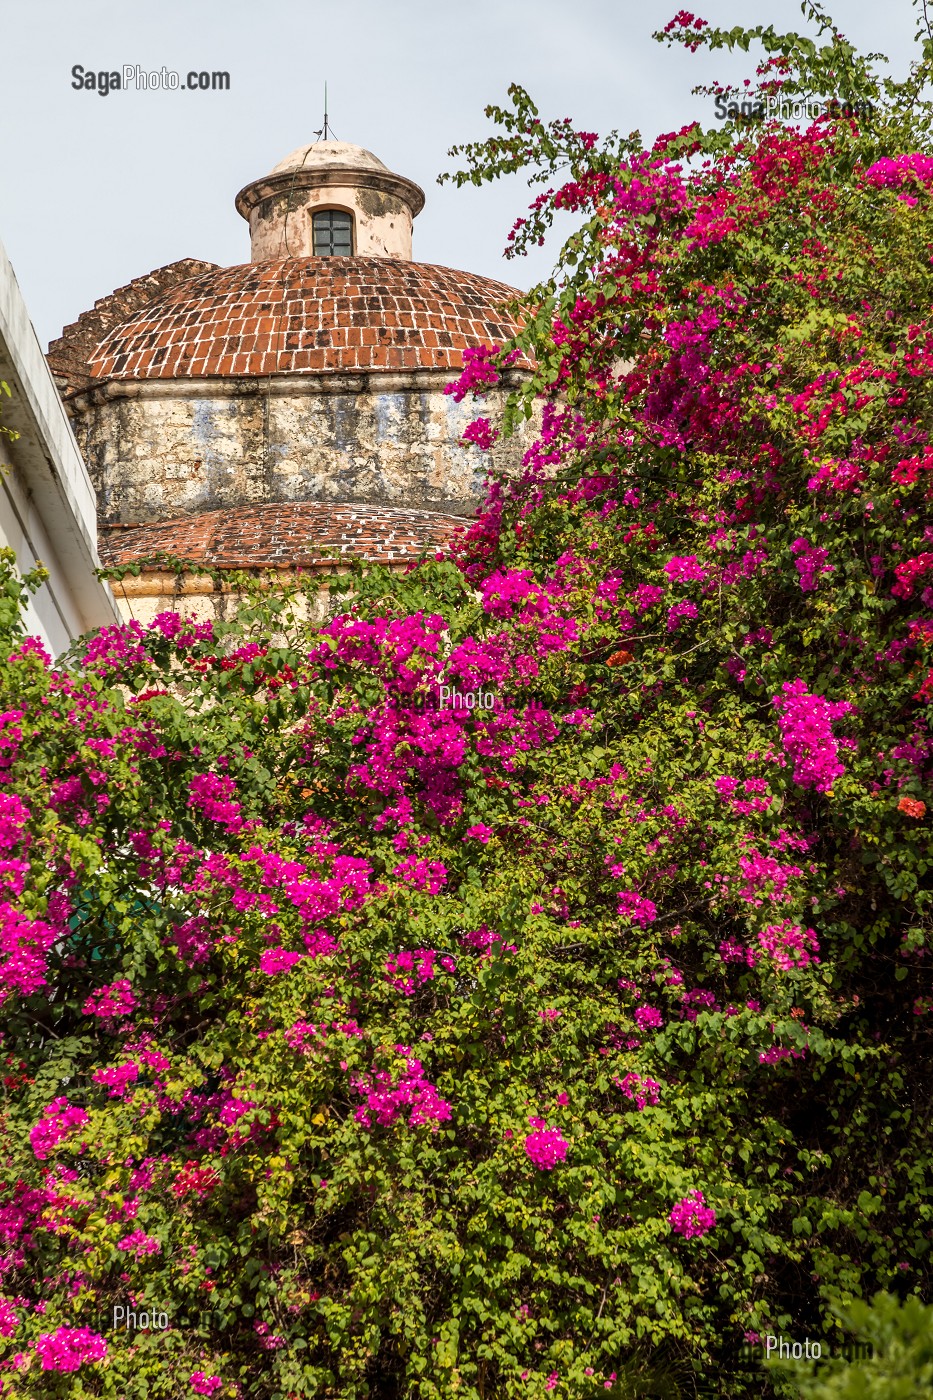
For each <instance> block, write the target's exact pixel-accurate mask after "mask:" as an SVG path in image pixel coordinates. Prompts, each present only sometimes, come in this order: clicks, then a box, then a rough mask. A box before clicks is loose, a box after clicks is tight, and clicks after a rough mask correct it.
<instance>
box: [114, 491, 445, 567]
mask: <svg viewBox="0 0 933 1400" xmlns="http://www.w3.org/2000/svg"><path fill="white" fill-rule="evenodd" d="M469 524H470V521H469V520H468V519H464V518H463V517H461V516H456V515H444V514H441V513H440V512H435V511H428V510H403V509H393V508H391V507H388V506H369V505H350V504H343V503H340V504H330V503H327V502H321V501H296V502H291V503H289V504H286V505H280V504H277V503H269V504H266V505H259V506H237V507H234V508H232V509H228V510H210V511H205V512H204V513H203V514H201V515H195V516H187V517H183V518H181V519H177V520H161V521H158V522H157V523H153V524H136V525H133V524H126V525H104V526H103V527H102V529H101V535H100V543H99V548H100V556H101V559H102V561H103V562H104V564H105V565H111V566H113V565H116V566H119V565H121V564H133V563H136V562H139V561H142V560H147V561H152V560H153V557H154V556H157V555H160V554H167V555H171V556H173V557H174V558H176V559H179V560H184V561H185V562H187V563H192V564H207V565H211V566H213V567H215V568H220V569H224V568H226V569H269V568H302V567H304V568H308V567H313V566H314V565H323V564H328V563H333V562H339V557H340V556H346V557H349V558H356V559H364V560H366V561H367V562H368V563H373V564H388V565H398V564H405V563H409V562H412V561H414V560H415V559H417V558H418V557H419V556H420V555H422V554H427V553H433V552H434V551H436V550H439V549H441V548H442V547H443V546H444V545H445V544H448V543H449V542H450V540H451V539H452V537H453V535H454V533H455V532H456V531H457V530H458V529H465V528H466V527H467V526H468V525H469ZM335 554H336V556H337V558H336V561H335ZM150 567H157V566H156V565H155V564H150Z"/></svg>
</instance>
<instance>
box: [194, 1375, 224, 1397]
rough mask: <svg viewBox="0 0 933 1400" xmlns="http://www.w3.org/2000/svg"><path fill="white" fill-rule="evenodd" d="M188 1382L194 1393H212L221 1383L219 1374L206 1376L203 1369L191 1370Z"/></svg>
mask: <svg viewBox="0 0 933 1400" xmlns="http://www.w3.org/2000/svg"><path fill="white" fill-rule="evenodd" d="M188 1384H189V1385H190V1386H191V1389H192V1390H193V1391H194V1393H195V1394H196V1395H213V1394H214V1393H215V1392H216V1391H218V1390H219V1389H220V1387H221V1386H222V1385H223V1381H222V1380H221V1379H220V1377H219V1376H208V1375H206V1374H205V1373H204V1372H203V1371H192V1373H191V1375H190V1376H189V1377H188Z"/></svg>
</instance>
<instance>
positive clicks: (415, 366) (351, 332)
mask: <svg viewBox="0 0 933 1400" xmlns="http://www.w3.org/2000/svg"><path fill="white" fill-rule="evenodd" d="M517 295H519V293H517V292H516V290H515V288H514V287H509V286H506V285H505V284H504V283H502V282H495V281H492V280H491V279H490V278H488V277H476V276H474V275H473V274H472V273H469V272H455V271H453V270H452V269H451V268H448V267H434V266H431V265H429V264H426V263H415V262H407V261H402V260H396V259H394V258H351V257H326V258H325V257H311V258H308V257H305V258H277V259H274V260H270V261H268V262H258V263H246V264H244V265H242V266H239V267H228V268H220V269H217V270H216V271H212V272H205V273H202V274H201V275H200V276H197V277H192V278H191V279H190V280H189V281H185V282H179V283H178V284H176V285H175V286H174V287H171V288H170V289H169V290H168V291H167V292H165V293H164V294H162V295H161V296H158V297H156V298H155V300H154V301H151V302H150V303H149V304H148V305H146V306H143V307H141V308H140V309H139V310H138V311H136V312H134V314H133V315H132V316H130V317H128V318H127V319H126V320H125V321H124V322H122V324H120V325H118V326H116V327H115V328H114V329H113V330H111V331H110V332H109V333H108V334H107V335H106V336H105V337H104V339H103V340H102V341H101V343H100V345H99V346H98V347H97V349H96V350H95V351H94V353H93V355H92V356H91V358H90V364H89V368H90V372H91V374H92V376H93V378H94V379H95V380H97V381H98V382H99V381H101V380H108V379H187V378H200V377H205V376H218V375H221V376H228V375H234V376H237V377H239V376H254V375H270V374H333V373H361V372H362V373H366V372H370V371H377V372H378V371H389V372H392V371H395V372H398V371H405V370H419V369H444V370H459V369H460V367H461V363H462V352H463V351H464V350H465V349H466V348H467V347H468V346H478V345H490V344H491V345H499V344H502V343H503V342H504V341H506V340H508V339H509V338H510V337H511V336H512V335H513V334H514V333H515V331H516V329H517V325H516V322H515V320H514V318H513V317H512V316H511V315H509V314H508V313H507V312H506V311H505V310H504V309H503V307H502V303H503V302H505V301H508V300H510V299H511V298H512V297H515V296H517ZM516 366H517V367H518V368H527V367H528V361H526V360H518V361H516Z"/></svg>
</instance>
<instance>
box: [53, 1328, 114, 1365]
mask: <svg viewBox="0 0 933 1400" xmlns="http://www.w3.org/2000/svg"><path fill="white" fill-rule="evenodd" d="M36 1355H37V1356H38V1358H39V1361H40V1364H41V1366H42V1369H43V1371H77V1370H78V1369H79V1368H80V1367H81V1366H84V1365H86V1364H88V1363H89V1362H91V1363H93V1362H95V1361H104V1360H106V1357H107V1343H106V1341H105V1340H104V1338H103V1337H102V1336H101V1335H100V1333H99V1332H92V1331H91V1329H90V1328H89V1327H57V1328H56V1329H55V1331H54V1332H46V1333H43V1335H42V1336H40V1337H39V1338H38V1340H37V1341H36Z"/></svg>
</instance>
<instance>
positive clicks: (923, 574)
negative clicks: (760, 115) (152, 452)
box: [0, 14, 933, 1400]
mask: <svg viewBox="0 0 933 1400" xmlns="http://www.w3.org/2000/svg"><path fill="white" fill-rule="evenodd" d="M816 18H817V21H819V15H818V14H817V15H816ZM819 22H822V21H819ZM666 37H667V38H668V39H669V40H672V41H678V40H679V41H681V42H683V43H686V44H687V45H688V47H696V46H698V45H699V44H702V43H707V44H710V45H711V46H713V47H717V46H718V47H722V46H726V45H732V46H733V47H735V46H739V47H747V46H748V45H749V44H750V43H751V42H752V40H754V39H756V38H757V40H759V41H760V42H761V44H762V45H763V48H764V54H765V56H764V59H763V62H762V65H761V67H760V69H759V74H758V78H757V80H756V83H754V84H753V86H752V88H751V89H750V91H751V92H752V93H753V94H755V93H763V94H765V95H768V94H773V93H774V92H778V93H781V92H784V93H787V94H789V95H791V96H797V95H799V94H801V93H803V94H808V93H809V94H812V93H816V94H820V93H822V94H823V95H824V96H825V95H826V94H830V95H833V94H835V95H838V96H839V97H840V99H841V100H849V99H853V100H854V99H855V98H858V99H859V100H862V101H864V100H870V101H871V103H872V104H873V106H874V112H873V115H872V117H871V119H870V120H867V119H864V118H859V119H858V121H856V120H853V119H851V118H850V117H848V116H846V115H844V114H842V115H840V113H839V112H837V111H836V110H835V109H831V110H830V111H829V112H828V114H826V115H824V116H822V117H819V118H818V119H816V120H815V121H814V122H813V123H812V124H811V125H809V126H802V127H799V126H798V127H792V126H788V125H782V124H780V123H777V122H773V123H768V122H746V123H744V124H742V123H741V121H739V122H726V123H725V124H719V125H716V126H715V127H714V128H713V129H712V130H710V131H708V132H704V130H703V129H702V128H701V127H700V126H699V125H698V126H695V127H691V128H689V129H687V130H685V131H682V132H679V133H676V134H673V135H667V136H664V137H661V138H660V139H659V140H658V141H657V143H655V144H654V145H653V146H650V147H646V146H645V145H643V143H642V142H641V141H640V139H639V138H630V139H627V140H623V141H620V140H618V139H616V138H610V140H609V141H607V142H603V143H600V142H598V141H597V140H596V138H595V137H593V136H591V135H589V134H588V133H580V132H575V131H574V129H573V128H572V126H571V125H570V124H569V123H565V122H556V123H553V124H551V125H545V124H543V123H542V122H541V121H540V119H539V118H538V116H537V114H536V112H535V109H534V107H533V105H532V104H531V101H530V99H529V98H528V97H527V96H526V94H524V93H523V92H522V91H521V90H518V89H516V90H514V91H513V94H512V97H513V102H512V105H511V106H510V107H508V108H505V109H502V110H499V111H496V110H494V111H493V112H492V115H493V116H494V117H495V118H496V120H497V127H496V133H495V135H494V136H493V137H492V138H491V139H490V140H489V141H488V142H486V143H483V144H481V145H476V146H471V147H468V148H465V152H463V153H462V154H464V157H465V160H464V168H463V169H462V170H461V171H460V174H459V177H458V178H460V179H461V180H466V179H471V180H475V181H477V182H479V181H482V180H483V179H485V178H489V177H493V176H495V175H497V174H500V173H505V172H507V171H509V170H520V169H522V170H525V171H530V172H531V173H532V175H533V176H535V177H537V176H541V177H543V187H542V192H541V194H540V197H539V198H538V199H536V201H535V204H534V206H533V207H532V210H531V211H530V213H529V215H528V217H527V219H526V220H525V221H523V222H520V223H519V225H517V227H516V230H515V237H514V238H513V239H512V244H513V246H514V247H516V248H517V249H518V250H519V251H520V250H521V248H522V246H524V245H525V244H526V243H527V242H528V241H529V240H535V241H536V240H538V239H539V238H541V237H544V236H545V233H546V230H547V227H548V225H549V221H550V219H551V217H552V215H553V214H554V213H555V212H556V211H560V210H565V211H566V210H569V211H570V212H571V213H573V214H575V215H576V222H577V232H575V233H574V234H573V235H572V237H571V239H570V241H569V243H568V244H567V245H566V247H565V248H564V250H563V253H562V255H561V261H560V266H559V269H558V272H557V274H556V276H555V279H554V281H553V282H552V283H551V284H549V285H548V286H544V287H540V288H537V289H536V290H535V292H534V293H532V295H531V296H530V298H529V299H528V302H527V305H526V308H525V315H526V320H525V324H524V329H523V330H522V332H521V335H520V336H519V340H518V346H517V347H512V348H521V349H524V350H525V351H531V352H532V353H533V355H534V357H535V362H536V364H537V370H536V372H535V377H534V379H533V381H531V382H530V383H529V385H528V389H527V393H524V394H523V393H522V392H519V393H518V394H517V397H516V399H515V402H514V404H513V406H512V410H511V414H512V417H513V418H514V416H515V415H517V414H520V413H522V412H525V411H526V410H530V408H531V405H532V402H533V399H534V397H535V395H537V396H539V397H540V398H543V399H544V407H543V420H542V429H541V435H540V439H539V442H538V443H537V445H536V446H535V447H534V448H533V449H532V450H531V451H530V452H529V454H528V457H527V459H526V464H525V471H524V475H523V476H522V478H521V479H520V480H516V481H513V482H511V483H503V482H501V481H494V482H492V483H491V486H490V494H489V499H488V502H487V505H486V508H485V509H484V511H483V512H482V514H481V515H480V517H479V518H478V520H477V522H476V523H475V524H474V525H473V526H471V528H470V529H469V530H468V531H467V532H466V534H465V535H464V536H463V537H461V538H460V539H459V541H458V542H457V543H456V544H455V546H454V548H453V550H452V552H451V554H450V555H449V556H447V557H443V558H439V559H437V560H432V561H429V562H426V563H424V564H423V565H421V566H419V567H418V568H416V569H414V570H412V571H410V572H409V573H408V574H406V575H404V576H394V577H393V576H391V575H388V574H385V573H380V572H379V571H372V572H370V573H368V574H366V575H363V574H360V575H359V576H353V577H351V578H348V579H347V580H345V585H346V586H345V588H344V590H343V592H341V591H340V588H339V586H338V585H335V587H334V590H333V594H332V612H331V615H330V618H329V620H328V621H327V623H326V624H325V625H323V626H321V627H318V628H316V629H315V628H312V627H310V626H308V625H306V624H302V623H301V621H300V618H301V616H302V615H307V611H306V612H305V614H302V612H301V609H300V608H298V607H295V606H293V600H291V599H289V598H287V597H285V598H282V599H281V600H275V599H273V600H272V601H271V602H267V603H266V604H262V605H261V604H260V603H256V604H255V605H251V606H250V607H248V608H244V611H243V612H242V614H241V616H240V617H239V619H238V620H237V621H236V622H232V623H230V622H227V623H219V622H218V623H213V624H211V623H205V622H194V621H192V620H190V619H185V618H183V617H180V616H179V615H177V614H175V613H165V614H162V615H161V616H160V617H158V618H156V620H155V622H154V623H153V624H152V625H151V626H149V627H141V626H140V625H138V624H135V623H130V624H128V625H126V626H125V627H122V628H119V629H111V630H109V631H106V632H103V633H100V634H98V635H97V636H95V637H93V638H90V639H86V640H85V641H83V642H82V643H80V644H79V645H78V647H77V648H76V649H75V651H74V653H73V655H72V656H71V657H70V658H68V659H66V661H65V662H62V663H60V664H58V665H53V664H52V663H51V662H50V660H49V658H48V657H46V656H45V655H44V654H43V653H42V650H41V647H39V646H38V644H37V643H35V642H34V641H30V640H27V639H24V638H23V636H22V634H21V632H20V631H19V630H18V623H17V603H18V599H19V594H20V585H19V584H18V583H17V581H16V579H15V577H14V575H13V573H12V571H11V567H10V565H9V561H7V563H6V564H5V578H6V583H5V592H4V594H3V598H2V600H0V601H2V608H0V624H2V630H3V639H4V640H3V646H2V661H0V686H2V696H3V704H2V710H3V714H2V716H0V844H2V851H0V861H2V864H0V894H2V901H0V916H2V935H0V939H2V941H0V982H2V997H3V1001H2V1008H0V1016H2V1029H3V1041H2V1047H0V1049H2V1055H3V1063H4V1072H3V1087H4V1106H3V1144H4V1146H3V1173H2V1183H3V1184H2V1204H0V1231H2V1264H3V1272H2V1296H0V1333H2V1338H3V1352H2V1356H3V1359H2V1362H0V1365H2V1370H0V1378H2V1383H3V1394H4V1395H8V1396H15V1397H29V1398H30V1400H39V1397H43V1398H44V1397H49V1396H51V1397H54V1396H106V1397H113V1400H122V1397H131V1398H132V1400H135V1397H137V1396H139V1397H142V1396H147V1397H187V1396H191V1395H207V1396H213V1397H215V1400H226V1398H227V1397H235V1396H244V1397H246V1396H256V1397H263V1398H264V1400H285V1397H288V1400H292V1398H293V1397H322V1398H323V1397H328V1400H329V1398H330V1397H341V1400H344V1397H345V1398H346V1400H357V1397H363V1396H374V1397H386V1398H388V1397H398V1398H399V1400H402V1398H403V1397H404V1400H416V1398H417V1400H440V1397H450V1396H458V1397H463V1400H479V1397H482V1398H483V1400H492V1397H495V1398H496V1400H500V1397H501V1398H502V1400H504V1398H505V1397H528V1400H535V1398H536V1397H538V1398H541V1397H546V1396H554V1397H558V1398H559V1397H564V1400H570V1398H571V1397H574V1400H575V1397H583V1396H596V1395H604V1394H614V1395H616V1396H617V1397H619V1396H623V1395H645V1394H659V1395H660V1394H667V1395H677V1394H683V1395H693V1394H696V1393H698V1392H699V1391H702V1390H703V1388H704V1387H706V1389H707V1390H708V1391H709V1392H710V1393H713V1394H716V1395H721V1396H741V1395H762V1394H766V1393H769V1390H768V1387H769V1386H773V1387H775V1393H787V1394H792V1393H795V1392H794V1391H793V1390H792V1389H790V1390H789V1389H787V1387H788V1386H791V1384H792V1383H791V1381H790V1380H786V1379H785V1380H782V1379H781V1378H780V1377H771V1378H768V1377H766V1376H765V1374H764V1373H763V1372H759V1373H757V1374H752V1373H750V1372H748V1370H747V1369H745V1370H743V1367H744V1366H747V1364H748V1363H746V1362H745V1361H744V1360H743V1348H745V1349H746V1350H747V1344H748V1343H752V1344H754V1343H755V1342H756V1341H757V1339H758V1338H759V1337H761V1336H764V1335H767V1334H774V1333H781V1334H782V1335H784V1336H787V1337H790V1338H795V1339H798V1340H801V1341H802V1340H803V1339H804V1337H809V1338H811V1339H821V1340H822V1341H823V1343H824V1344H826V1345H827V1347H829V1346H831V1344H832V1341H833V1338H834V1337H836V1336H837V1335H838V1336H841V1335H842V1333H841V1332H840V1333H837V1332H836V1331H834V1329H835V1328H836V1327H837V1326H838V1324H837V1322H836V1321H835V1318H836V1314H835V1312H834V1311H833V1309H834V1308H835V1307H844V1306H846V1305H847V1304H849V1303H851V1301H852V1300H853V1299H857V1298H859V1297H861V1296H865V1297H870V1296H872V1295H873V1294H874V1293H875V1292H876V1291H877V1290H879V1289H884V1290H887V1291H888V1292H889V1293H890V1294H892V1295H895V1296H896V1295H905V1294H908V1295H909V1294H919V1295H921V1296H922V1295H923V1292H924V1289H925V1287H926V1286H927V1283H928V1280H929V1258H930V1238H931V1233H933V1198H931V1191H933V1162H931V1144H930V1136H929V1122H930V1115H931V1109H933V1083H931V1076H930V1073H929V1054H930V1029H929V1027H930V1018H931V1014H933V988H931V986H930V982H929V977H928V971H927V969H928V966H929V962H930V949H931V931H933V926H931V913H930V840H929V830H930V828H929V811H928V807H929V804H930V803H931V794H930V790H929V788H930V773H931V763H933V736H931V730H930V722H929V716H930V701H931V699H933V669H931V666H933V662H931V658H930V646H931V642H933V610H931V606H930V605H931V602H933V527H931V526H930V525H929V524H928V523H927V522H928V521H929V520H930V519H931V516H933V513H931V510H930V498H931V494H933V438H931V432H933V416H931V407H933V404H931V391H930V384H931V375H933V321H931V319H930V317H931V312H930V307H931V293H933V192H931V191H933V163H931V161H930V159H928V157H927V156H926V155H925V153H924V152H925V149H926V146H925V142H926V136H927V129H928V126H929V118H930V110H929V108H928V107H927V106H926V105H925V104H924V101H923V100H922V96H923V84H924V82H925V81H926V78H927V76H928V72H929V69H928V66H927V65H928V61H929V55H930V52H931V51H933V46H931V44H930V43H929V41H924V47H923V49H922V51H921V59H920V60H919V66H918V68H917V69H916V70H915V71H914V72H913V73H912V74H911V75H910V76H909V77H908V78H907V79H906V80H905V82H904V83H903V84H900V85H897V84H893V83H891V82H890V81H889V80H887V79H886V80H884V81H882V80H881V79H879V78H877V77H876V76H875V75H874V72H873V70H872V69H871V67H870V65H869V64H868V63H867V62H863V61H862V60H860V59H858V58H857V57H856V56H855V55H854V54H853V53H852V51H851V49H850V48H849V47H848V46H847V45H846V43H845V42H844V40H842V39H841V38H840V37H839V36H837V35H836V34H835V32H834V31H833V30H832V27H831V26H828V25H826V24H824V25H823V32H822V37H821V40H820V43H819V44H817V45H814V44H812V43H809V41H802V40H797V39H796V38H794V36H780V35H775V34H773V33H772V32H771V31H769V30H765V31H761V32H760V33H758V34H757V35H756V34H750V33H747V32H744V31H735V32H733V33H730V34H722V33H720V32H718V31H714V30H710V29H709V28H707V27H706V26H704V25H703V24H702V22H701V21H699V20H694V19H693V18H692V17H690V16H687V15H685V14H681V15H680V16H678V17H677V19H676V20H675V21H673V22H672V25H671V26H669V27H668V30H667V31H666ZM924 55H925V56H924ZM509 353H510V349H509V348H507V349H506V351H503V352H495V353H494V352H481V351H478V352H476V353H474V354H472V355H468V356H467V362H466V366H465V370H464V374H463V376H462V378H461V380H460V381H459V382H458V384H456V385H454V386H452V392H454V393H456V394H458V395H461V396H462V395H464V394H466V393H467V392H479V393H480V394H481V392H482V390H483V387H484V386H487V385H489V384H490V383H493V382H495V380H496V378H497V376H498V374H499V373H500V372H501V370H502V369H503V368H504V367H505V365H506V363H507V362H508V355H509ZM507 427H508V423H507V422H506V423H488V422H486V421H485V420H484V419H483V418H482V410H481V407H480V408H479V409H478V417H477V425H476V426H475V427H474V429H473V430H472V432H471V435H470V440H471V441H472V442H473V443H474V450H476V451H477V452H481V451H482V450H483V447H484V445H487V446H488V444H489V442H490V441H491V440H492V439H493V437H494V435H495V433H496V432H498V431H502V430H507ZM442 688H445V689H446V692H447V697H448V703H443V702H442V698H441V692H442ZM490 695H492V696H493V699H494V703H493V704H492V705H489V704H488V703H487V699H488V697H489V696H490ZM451 696H453V700H451V699H450V697H451ZM457 696H460V697H468V698H469V697H472V699H473V703H472V705H470V704H469V703H468V702H467V699H463V701H462V703H456V697H457ZM477 696H482V697H483V700H482V702H481V703H480V701H478V700H477V699H476V697H477ZM130 1319H131V1320H130ZM782 1386H783V1387H784V1389H783V1390H782V1389H781V1387H782Z"/></svg>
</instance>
